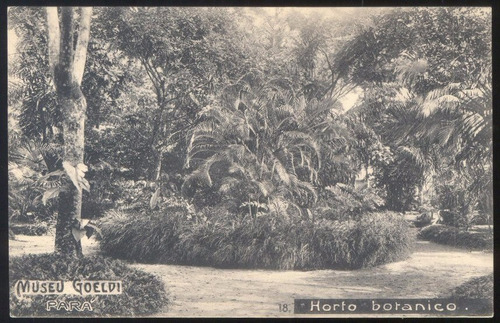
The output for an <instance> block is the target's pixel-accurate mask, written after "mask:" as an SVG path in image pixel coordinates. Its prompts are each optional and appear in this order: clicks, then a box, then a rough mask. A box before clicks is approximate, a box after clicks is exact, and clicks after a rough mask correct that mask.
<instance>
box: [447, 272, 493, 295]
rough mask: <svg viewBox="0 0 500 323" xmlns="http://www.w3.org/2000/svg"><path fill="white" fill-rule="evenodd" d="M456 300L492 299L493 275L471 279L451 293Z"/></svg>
mask: <svg viewBox="0 0 500 323" xmlns="http://www.w3.org/2000/svg"><path fill="white" fill-rule="evenodd" d="M452 297H453V298H456V299H493V275H485V276H480V277H476V278H472V279H471V280H469V281H466V282H465V283H463V284H462V285H460V286H458V287H456V288H455V289H454V290H453V292H452Z"/></svg>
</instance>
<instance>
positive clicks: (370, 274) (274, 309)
mask: <svg viewBox="0 0 500 323" xmlns="http://www.w3.org/2000/svg"><path fill="white" fill-rule="evenodd" d="M9 243H10V250H11V256H13V255H20V254H23V253H42V252H50V251H52V250H51V248H53V237H51V236H42V237H31V236H22V235H18V236H17V241H15V240H10V241H9ZM83 248H84V253H86V254H89V253H94V252H97V250H98V245H97V242H96V241H95V240H93V239H89V240H87V239H84V243H83ZM131 266H132V267H134V268H137V269H141V270H144V271H147V272H150V273H153V274H156V275H158V276H159V277H161V278H162V279H163V281H164V282H165V285H166V286H167V291H168V293H169V298H170V300H171V303H170V304H169V306H168V308H167V307H165V308H164V309H162V311H161V312H160V313H158V314H157V315H155V316H163V317H167V316H174V317H175V316H177V317H187V316H204V317H220V316H229V317H238V316H278V315H279V316H283V315H286V313H279V311H278V304H279V303H281V304H289V306H290V305H291V304H292V303H293V299H294V298H427V297H430V298H431V297H438V296H440V295H447V294H448V293H449V292H450V291H451V289H452V288H454V287H456V286H458V285H460V284H462V283H464V282H465V281H467V280H469V279H470V278H472V277H476V276H481V275H486V274H489V273H492V272H493V253H491V252H479V251H474V252H470V251H467V250H463V249H457V248H454V247H450V246H444V245H439V244H435V243H432V242H426V241H418V242H417V244H416V246H415V250H414V252H413V254H412V255H411V257H410V258H409V259H407V260H404V261H399V262H394V263H390V264H386V265H382V266H379V267H376V268H369V269H361V270H353V271H341V270H315V271H275V270H242V269H216V268H210V267H192V266H176V265H150V264H132V265H131Z"/></svg>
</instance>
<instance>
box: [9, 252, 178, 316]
mask: <svg viewBox="0 0 500 323" xmlns="http://www.w3.org/2000/svg"><path fill="white" fill-rule="evenodd" d="M9 275H10V313H11V315H12V316H15V317H34V316H86V317H89V316H132V315H148V314H153V313H155V312H157V311H158V310H159V309H161V308H162V307H163V306H164V305H165V304H166V303H167V301H168V299H167V297H166V293H165V287H164V284H163V282H162V281H161V280H159V279H158V278H156V277H155V276H154V275H151V274H148V273H145V272H143V271H140V270H136V269H132V268H129V267H128V266H127V265H126V264H125V263H123V262H122V261H120V260H114V259H110V258H107V257H103V256H89V257H83V258H80V259H78V258H72V257H67V256H61V255H59V254H55V253H52V254H39V255H26V256H22V257H12V258H11V259H10V266H9ZM18 280H63V281H73V280H121V281H122V282H123V292H122V294H120V295H87V296H79V295H35V296H29V295H26V296H25V298H23V299H18V298H17V296H16V295H15V291H14V286H15V283H16V282H17V281H18ZM49 300H56V301H59V302H63V301H64V302H70V301H79V302H83V301H89V302H91V305H92V311H88V310H84V311H78V310H73V311H66V310H64V309H61V310H59V311H56V310H55V309H51V311H47V309H46V304H47V301H49Z"/></svg>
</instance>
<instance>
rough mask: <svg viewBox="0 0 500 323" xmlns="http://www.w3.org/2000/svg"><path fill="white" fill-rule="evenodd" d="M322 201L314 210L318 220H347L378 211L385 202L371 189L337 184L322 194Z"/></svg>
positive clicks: (327, 188)
mask: <svg viewBox="0 0 500 323" xmlns="http://www.w3.org/2000/svg"><path fill="white" fill-rule="evenodd" d="M320 197H321V200H320V201H319V203H318V206H317V207H316V208H315V209H314V210H313V212H315V213H317V214H316V215H317V217H318V218H323V219H329V220H346V219H350V218H358V217H360V216H361V215H362V214H365V213H367V212H373V211H376V210H377V209H378V208H380V207H381V206H382V205H383V203H384V201H383V199H382V198H381V197H380V196H379V195H378V194H377V192H376V191H375V189H373V188H371V187H364V188H355V187H350V186H348V185H345V184H341V183H337V184H336V185H335V186H328V187H326V188H325V190H324V191H323V192H321V194H320Z"/></svg>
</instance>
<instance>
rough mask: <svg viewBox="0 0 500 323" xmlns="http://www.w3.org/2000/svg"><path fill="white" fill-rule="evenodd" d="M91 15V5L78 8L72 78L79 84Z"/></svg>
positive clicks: (83, 65)
mask: <svg viewBox="0 0 500 323" xmlns="http://www.w3.org/2000/svg"><path fill="white" fill-rule="evenodd" d="M91 17H92V7H82V8H80V22H79V27H78V28H79V30H78V41H77V44H76V50H75V60H74V63H73V64H74V70H73V79H74V81H75V82H77V83H78V85H80V84H81V83H82V78H83V71H84V69H85V61H86V58H87V45H88V43H89V37H90V19H91Z"/></svg>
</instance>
